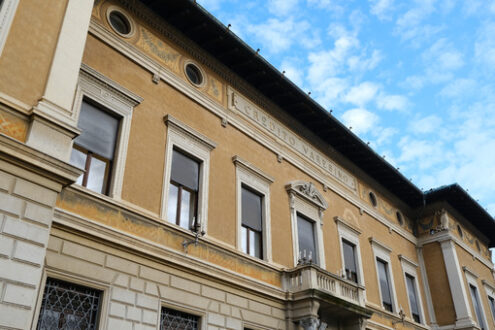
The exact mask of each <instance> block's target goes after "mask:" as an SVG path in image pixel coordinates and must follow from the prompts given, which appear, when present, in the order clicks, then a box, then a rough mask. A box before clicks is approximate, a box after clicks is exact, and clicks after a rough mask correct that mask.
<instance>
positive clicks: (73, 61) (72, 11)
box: [26, 0, 93, 160]
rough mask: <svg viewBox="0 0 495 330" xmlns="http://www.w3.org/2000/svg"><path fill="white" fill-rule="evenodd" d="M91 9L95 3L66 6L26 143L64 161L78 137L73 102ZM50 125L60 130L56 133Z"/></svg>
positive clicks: (75, 1) (82, 0) (84, 0)
mask: <svg viewBox="0 0 495 330" xmlns="http://www.w3.org/2000/svg"><path fill="white" fill-rule="evenodd" d="M92 8H93V0H69V2H68V4H67V9H66V11H65V17H64V20H63V23H62V27H61V30H60V34H59V37H58V42H57V47H56V49H55V54H54V56H53V61H52V65H51V68H50V72H49V75H48V80H47V82H46V86H45V92H44V94H43V97H42V98H41V100H40V101H39V102H38V104H37V105H36V106H35V107H34V109H33V113H34V114H36V116H33V119H32V124H31V129H30V131H29V134H28V138H27V141H26V144H28V145H29V146H32V147H34V148H36V149H38V150H42V151H43V152H45V153H47V154H49V155H51V156H54V157H57V158H59V159H62V160H68V159H69V157H70V149H71V147H72V144H71V141H72V139H73V138H74V137H75V136H76V135H77V133H78V132H77V130H74V129H71V128H72V127H75V126H76V123H75V122H74V121H73V119H71V112H72V102H73V100H74V95H75V92H76V86H77V80H78V77H79V69H80V67H81V60H82V56H83V52H84V46H85V44H86V37H87V34H88V28H89V22H90V18H91V11H92ZM40 119H42V120H40ZM47 121H52V122H53V123H55V124H56V125H59V126H60V128H59V129H54V128H53V127H52V125H49V124H47ZM64 124H65V125H64ZM67 126H68V127H67ZM63 131H67V132H63Z"/></svg>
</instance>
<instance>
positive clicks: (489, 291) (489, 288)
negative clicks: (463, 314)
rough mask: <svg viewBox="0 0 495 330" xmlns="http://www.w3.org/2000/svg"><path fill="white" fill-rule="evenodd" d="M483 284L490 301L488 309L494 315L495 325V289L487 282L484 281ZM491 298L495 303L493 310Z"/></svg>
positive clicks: (494, 321)
mask: <svg viewBox="0 0 495 330" xmlns="http://www.w3.org/2000/svg"><path fill="white" fill-rule="evenodd" d="M481 283H482V284H483V286H484V287H485V292H486V296H487V299H488V308H489V309H490V314H491V315H492V321H493V323H494V324H495V288H494V287H493V286H491V285H490V284H488V282H487V281H485V280H482V281H481ZM490 298H491V299H493V303H494V305H493V308H492V305H491V303H490ZM487 326H488V324H487Z"/></svg>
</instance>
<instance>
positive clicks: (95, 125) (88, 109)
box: [70, 101, 120, 194]
mask: <svg viewBox="0 0 495 330" xmlns="http://www.w3.org/2000/svg"><path fill="white" fill-rule="evenodd" d="M119 124H120V120H119V119H118V118H116V117H114V116H112V115H110V114H109V113H107V112H105V111H103V110H101V109H99V108H97V107H95V106H94V105H92V104H90V103H88V102H86V101H83V102H82V104H81V112H80V114H79V122H78V124H77V126H78V128H79V129H80V130H81V135H79V136H78V137H77V138H76V139H75V140H74V148H73V149H72V154H71V156H70V163H71V164H72V165H74V166H77V167H79V168H82V169H84V170H85V173H84V174H83V175H82V176H80V177H79V178H78V180H77V181H76V183H77V184H80V185H82V186H84V187H86V188H88V189H91V190H93V191H96V192H98V193H102V194H108V191H109V187H110V176H111V171H112V164H113V159H114V154H115V146H116V144H117V136H118V131H119Z"/></svg>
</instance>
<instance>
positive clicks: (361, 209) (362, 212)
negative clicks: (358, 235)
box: [359, 207, 364, 215]
mask: <svg viewBox="0 0 495 330" xmlns="http://www.w3.org/2000/svg"><path fill="white" fill-rule="evenodd" d="M359 214H360V215H363V214H364V210H363V208H362V207H360V208H359Z"/></svg>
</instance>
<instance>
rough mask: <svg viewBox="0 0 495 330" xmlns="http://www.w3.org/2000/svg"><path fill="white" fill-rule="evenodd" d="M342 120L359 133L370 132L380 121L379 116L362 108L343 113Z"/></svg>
mask: <svg viewBox="0 0 495 330" xmlns="http://www.w3.org/2000/svg"><path fill="white" fill-rule="evenodd" d="M342 121H343V122H344V124H345V125H346V126H347V127H352V131H353V132H354V133H356V134H357V135H360V134H366V133H368V132H369V131H370V130H371V129H372V128H373V127H375V126H376V125H377V124H378V122H379V117H378V116H377V115H375V114H374V113H372V112H370V111H368V110H366V109H362V108H356V109H351V110H348V111H346V112H344V114H343V115H342Z"/></svg>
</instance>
